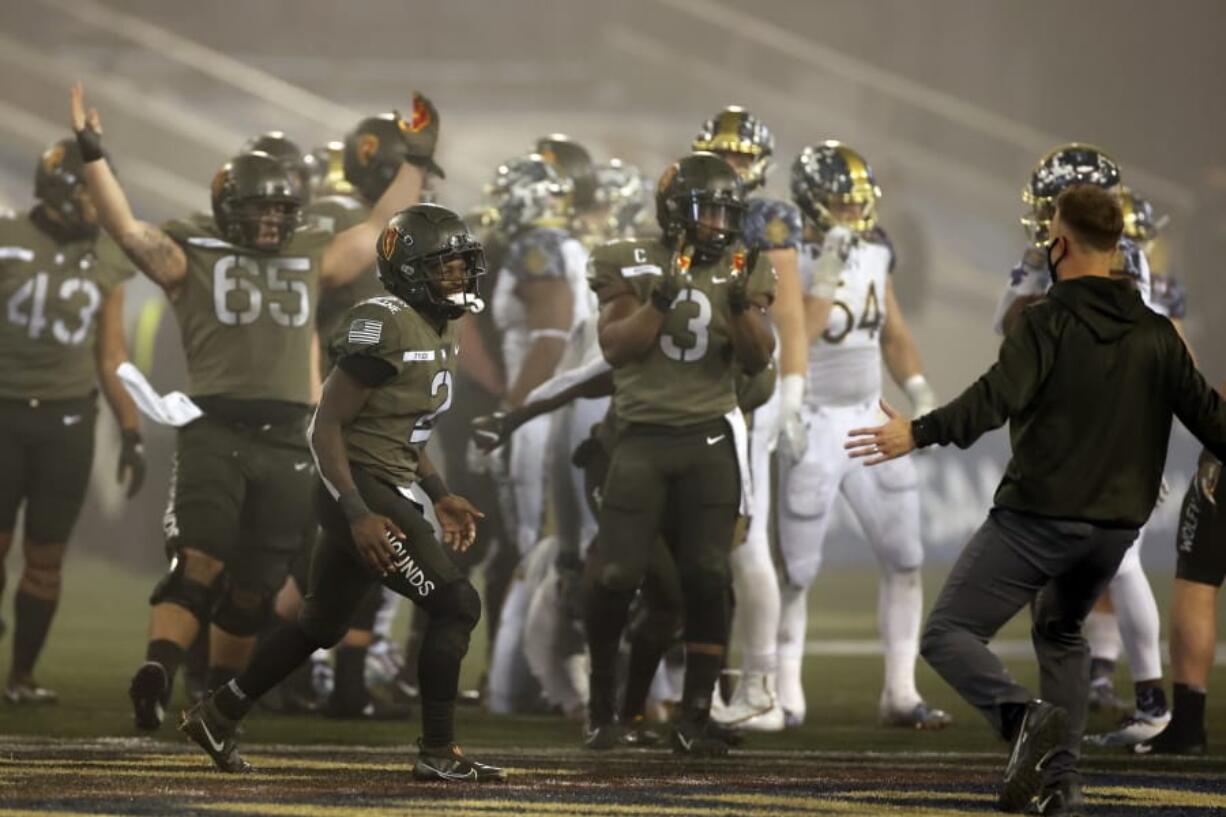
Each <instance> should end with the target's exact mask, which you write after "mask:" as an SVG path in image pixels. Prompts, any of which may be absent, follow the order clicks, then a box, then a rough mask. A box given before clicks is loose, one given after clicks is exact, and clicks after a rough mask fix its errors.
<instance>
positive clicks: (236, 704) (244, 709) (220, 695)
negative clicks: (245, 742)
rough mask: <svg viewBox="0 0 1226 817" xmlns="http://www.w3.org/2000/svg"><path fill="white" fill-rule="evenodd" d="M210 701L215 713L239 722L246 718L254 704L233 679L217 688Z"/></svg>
mask: <svg viewBox="0 0 1226 817" xmlns="http://www.w3.org/2000/svg"><path fill="white" fill-rule="evenodd" d="M212 700H213V706H215V707H217V711H218V712H220V713H221V714H222V715H224V716H226V717H227V718H229V719H230V720H232V721H241V720H242V719H243V718H244V717H246V715H247V713H248V712H250V711H251V706H252V704H253V703H254V701H252V700H251V699H250V698H249V697H247V695H246V693H244V692H243V691H242V689H240V688H239V686H238V682H237V681H235V680H233V679H231V680H229V681H227V682H226V683H225V684H223V685H222V686H221V687H219V688H218V689H217V691H216V692H214V693H213V697H212Z"/></svg>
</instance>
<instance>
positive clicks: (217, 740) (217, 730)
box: [179, 696, 251, 774]
mask: <svg viewBox="0 0 1226 817" xmlns="http://www.w3.org/2000/svg"><path fill="white" fill-rule="evenodd" d="M179 731H180V732H182V733H183V734H185V735H187V736H188V737H189V738H191V740H192V741H193V742H194V743H195V744H196V745H197V746H199V747H200V748H201V749H203V750H204V751H205V752H207V753H208V756H209V757H211V758H213V762H214V763H216V764H217V768H219V769H221V770H222V771H223V772H228V773H230V774H242V773H244V772H249V771H251V764H250V763H248V762H247V761H245V760H243V757H242V755H240V754H239V753H238V736H237V735H238V722H237V721H232V720H230V719H229V718H227V717H226V716H225V715H223V714H221V713H220V712H218V711H217V707H216V705H214V703H213V698H212V696H210V697H208V698H205V699H204V700H203V701H201V702H200V703H198V704H196V705H195V706H193V707H192V708H191V709H189V710H187V711H186V712H184V713H183V720H182V721H180V722H179Z"/></svg>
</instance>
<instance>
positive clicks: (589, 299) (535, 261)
mask: <svg viewBox="0 0 1226 817" xmlns="http://www.w3.org/2000/svg"><path fill="white" fill-rule="evenodd" d="M587 256H588V253H587V250H586V249H584V247H583V245H582V244H581V243H579V241H578V240H577V239H575V238H572V237H571V236H570V235H568V234H567V233H565V232H563V231H562V230H557V229H553V228H549V227H538V228H534V229H532V230H529V231H527V232H525V233H523V234H522V235H520V236H517V237H516V238H515V239H514V240H513V241H512V242H511V245H510V246H509V247H508V248H507V254H506V259H507V260H506V263H505V264H504V266H503V268H502V270H501V271H500V272H499V274H498V283H497V284H496V285H495V287H494V294H493V296H492V298H491V300H492V304H493V305H492V309H493V317H494V325H495V326H497V327H498V329H499V330H500V331H501V332H502V353H503V360H504V361H505V362H506V372H507V382H508V383H510V382H514V381H515V379H516V378H517V377H519V369H520V366H522V365H523V361H524V357H525V356H526V355H527V354H528V349H530V348H531V347H532V343H533V337H532V332H531V330H530V329H529V328H528V321H527V311H526V310H525V308H524V304H523V302H522V301H520V300H519V298H518V297H517V296H516V295H515V287H516V285H517V284H518V283H519V282H520V281H533V280H542V279H550V278H562V279H564V280H565V281H566V283H567V285H568V286H570V289H571V293H572V295H573V300H572V314H571V323H570V325H569V326H567V327H566V329H565V330H564V331H566V332H567V333H569V332H570V330H571V329H573V328H574V327H575V325H577V324H578V323H579V322H580V321H582V320H583V319H584V318H586V317H587V316H588V315H589V314H591V313H592V311H593V308H594V305H593V295H592V293H591V290H590V289H589V288H588V285H587Z"/></svg>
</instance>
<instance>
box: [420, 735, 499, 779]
mask: <svg viewBox="0 0 1226 817" xmlns="http://www.w3.org/2000/svg"><path fill="white" fill-rule="evenodd" d="M417 745H418V747H419V751H418V754H417V762H416V763H414V764H413V778H414V779H416V780H444V781H448V782H453V783H459V782H464V781H468V782H472V783H502V782H505V781H506V779H507V773H506V772H505V771H503V770H502V769H500V768H498V767H497V766H491V765H489V764H488V763H479V762H478V761H476V760H471V759H469V758H466V757H464V751H463V750H462V749H461V748H460V747H459V746H458V745H457V744H454V743H453V744H451V745H450V746H444V747H441V748H438V749H431V748H428V747H426V746H425V744H423V743H422V742H421V740H420V739H419V740H418V741H417Z"/></svg>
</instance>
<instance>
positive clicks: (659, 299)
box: [651, 289, 673, 315]
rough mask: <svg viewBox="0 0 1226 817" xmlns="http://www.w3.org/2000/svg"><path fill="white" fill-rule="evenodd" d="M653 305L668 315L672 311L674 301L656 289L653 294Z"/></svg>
mask: <svg viewBox="0 0 1226 817" xmlns="http://www.w3.org/2000/svg"><path fill="white" fill-rule="evenodd" d="M651 305H652V306H654V307H655V308H656V309H658V310H660V311H661V312H663V313H664V314H665V315H667V314H668V313H669V312H671V311H672V308H673V299H672V298H670V297H668V294H667V293H665V292H664V291H663V290H659V289H655V290H652V292H651Z"/></svg>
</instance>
